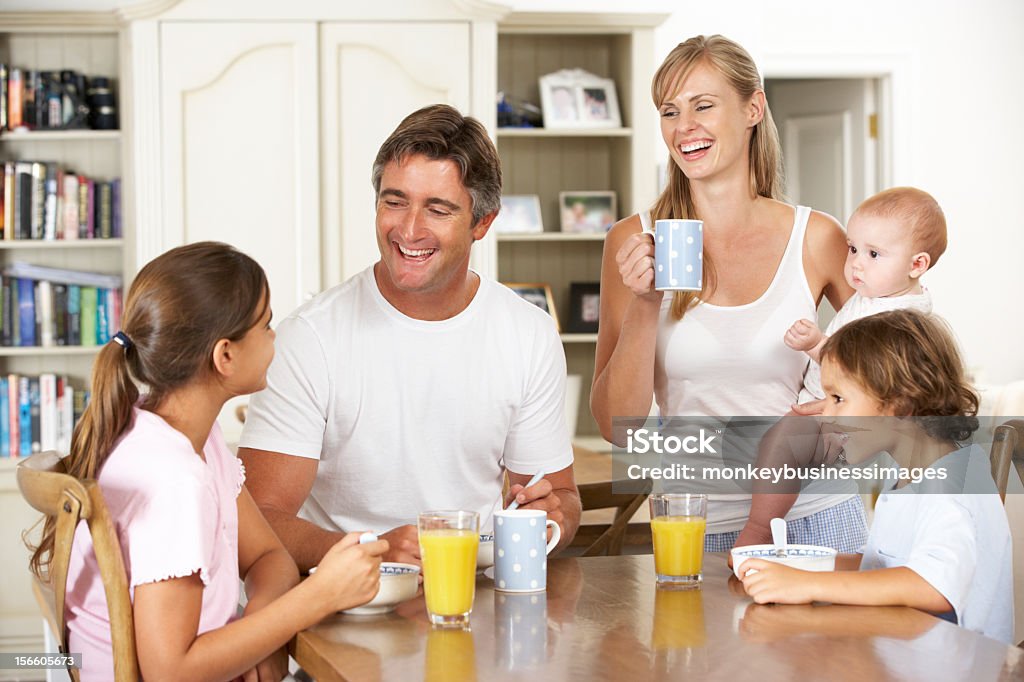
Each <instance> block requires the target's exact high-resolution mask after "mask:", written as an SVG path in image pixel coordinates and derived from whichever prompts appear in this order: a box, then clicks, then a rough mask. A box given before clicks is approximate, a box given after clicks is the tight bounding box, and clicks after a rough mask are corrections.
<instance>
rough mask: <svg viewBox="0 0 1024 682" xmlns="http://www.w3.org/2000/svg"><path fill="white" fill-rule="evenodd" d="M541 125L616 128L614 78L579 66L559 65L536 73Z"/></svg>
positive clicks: (619, 117)
mask: <svg viewBox="0 0 1024 682" xmlns="http://www.w3.org/2000/svg"><path fill="white" fill-rule="evenodd" d="M540 101H541V108H542V109H543V110H544V127H545V128H620V127H622V116H621V115H620V114H619V99H618V97H617V96H616V94H615V81H613V80H612V79H610V78H601V77H600V76H595V75H594V74H592V73H588V72H587V71H584V70H583V69H563V70H561V71H556V72H555V73H549V74H547V75H545V76H541V77H540Z"/></svg>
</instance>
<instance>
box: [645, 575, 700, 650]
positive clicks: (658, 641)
mask: <svg viewBox="0 0 1024 682" xmlns="http://www.w3.org/2000/svg"><path fill="white" fill-rule="evenodd" d="M706 644H707V632H706V630H705V627H704V597H703V593H702V592H701V591H700V590H683V591H678V590H662V589H659V590H655V591H654V628H653V631H652V633H651V648H653V649H654V650H655V651H665V650H670V649H680V648H696V647H702V646H705V645H706Z"/></svg>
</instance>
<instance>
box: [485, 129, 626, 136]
mask: <svg viewBox="0 0 1024 682" xmlns="http://www.w3.org/2000/svg"><path fill="white" fill-rule="evenodd" d="M632 134H633V129H632V128H554V129H553V128H498V137H630V136H631V135H632Z"/></svg>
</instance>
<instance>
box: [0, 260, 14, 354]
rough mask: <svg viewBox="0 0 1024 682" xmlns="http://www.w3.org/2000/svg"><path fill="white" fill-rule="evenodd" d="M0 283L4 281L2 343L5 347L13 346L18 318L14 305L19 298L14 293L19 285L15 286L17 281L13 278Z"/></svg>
mask: <svg viewBox="0 0 1024 682" xmlns="http://www.w3.org/2000/svg"><path fill="white" fill-rule="evenodd" d="M0 281H2V284H0V298H2V299H3V308H4V309H3V323H2V325H0V329H2V335H0V341H2V343H3V345H4V346H13V345H15V343H14V340H13V339H14V320H15V319H17V317H18V316H17V314H15V310H16V309H17V306H16V305H15V304H14V301H15V300H17V297H16V296H14V295H13V292H15V291H16V288H15V287H17V285H16V284H15V280H14V279H13V278H11V277H4V278H3V279H2V280H0Z"/></svg>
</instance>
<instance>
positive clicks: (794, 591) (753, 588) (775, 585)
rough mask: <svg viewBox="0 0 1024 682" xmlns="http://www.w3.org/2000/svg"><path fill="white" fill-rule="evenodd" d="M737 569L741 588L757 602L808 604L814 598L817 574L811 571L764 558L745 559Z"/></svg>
mask: <svg viewBox="0 0 1024 682" xmlns="http://www.w3.org/2000/svg"><path fill="white" fill-rule="evenodd" d="M740 572H741V573H742V574H743V578H742V580H743V587H744V589H746V591H747V594H748V595H750V597H751V598H752V599H753V600H754V601H755V602H757V603H758V604H769V603H775V604H809V603H811V602H812V601H814V599H815V594H814V593H815V586H816V583H815V578H816V577H817V576H816V574H815V573H814V572H812V571H801V570H800V569H797V568H790V567H789V566H783V565H782V564H779V563H775V562H774V561H765V560H764V559H747V560H745V561H744V562H743V564H742V565H741V566H740Z"/></svg>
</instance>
